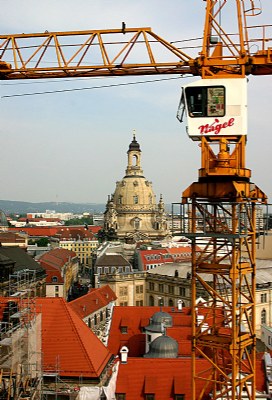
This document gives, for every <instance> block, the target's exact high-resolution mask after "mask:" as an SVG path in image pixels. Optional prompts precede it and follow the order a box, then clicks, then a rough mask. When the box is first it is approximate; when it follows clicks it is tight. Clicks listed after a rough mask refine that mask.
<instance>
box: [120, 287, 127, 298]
mask: <svg viewBox="0 0 272 400" xmlns="http://www.w3.org/2000/svg"><path fill="white" fill-rule="evenodd" d="M127 294H128V288H127V286H121V287H120V288H119V295H120V296H127Z"/></svg>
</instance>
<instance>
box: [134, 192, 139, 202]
mask: <svg viewBox="0 0 272 400" xmlns="http://www.w3.org/2000/svg"><path fill="white" fill-rule="evenodd" d="M138 202H139V199H138V196H137V194H136V195H135V196H133V203H134V204H138Z"/></svg>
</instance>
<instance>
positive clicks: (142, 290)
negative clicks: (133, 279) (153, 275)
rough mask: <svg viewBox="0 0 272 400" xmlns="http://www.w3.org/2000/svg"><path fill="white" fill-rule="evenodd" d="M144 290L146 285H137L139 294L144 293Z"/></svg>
mask: <svg viewBox="0 0 272 400" xmlns="http://www.w3.org/2000/svg"><path fill="white" fill-rule="evenodd" d="M143 292H144V287H143V285H137V286H136V293H137V294H140V293H143Z"/></svg>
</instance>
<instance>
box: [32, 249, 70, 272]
mask: <svg viewBox="0 0 272 400" xmlns="http://www.w3.org/2000/svg"><path fill="white" fill-rule="evenodd" d="M76 256H77V255H76V253H75V252H74V251H72V250H67V249H62V248H57V249H53V250H50V251H48V252H46V253H44V254H42V255H41V257H40V258H39V262H43V263H46V264H48V265H51V266H53V267H57V268H61V267H63V266H64V265H65V264H66V263H67V262H69V261H70V260H71V259H72V258H75V257H76Z"/></svg>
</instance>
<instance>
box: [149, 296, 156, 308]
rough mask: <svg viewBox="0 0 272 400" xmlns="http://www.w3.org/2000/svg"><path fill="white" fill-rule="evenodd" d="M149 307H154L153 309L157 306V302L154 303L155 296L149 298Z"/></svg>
mask: <svg viewBox="0 0 272 400" xmlns="http://www.w3.org/2000/svg"><path fill="white" fill-rule="evenodd" d="M149 305H150V306H152V307H153V306H154V305H155V301H154V297H153V296H149Z"/></svg>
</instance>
